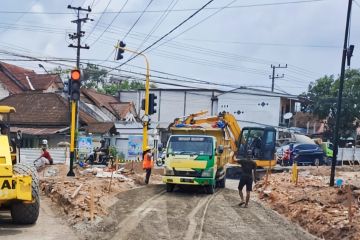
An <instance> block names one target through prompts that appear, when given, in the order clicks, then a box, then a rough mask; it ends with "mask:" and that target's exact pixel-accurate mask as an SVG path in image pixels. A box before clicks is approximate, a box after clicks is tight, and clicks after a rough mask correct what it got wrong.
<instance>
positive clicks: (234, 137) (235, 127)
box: [176, 111, 241, 153]
mask: <svg viewBox="0 0 360 240" xmlns="http://www.w3.org/2000/svg"><path fill="white" fill-rule="evenodd" d="M207 112H208V111H201V112H198V113H194V114H190V115H189V116H186V117H183V120H182V121H180V119H179V118H178V119H176V120H177V123H181V124H184V125H190V126H192V127H194V126H201V124H206V123H207V124H210V125H212V126H213V125H215V124H217V127H220V128H224V130H225V132H226V135H227V136H228V138H229V140H230V147H231V150H232V151H233V152H234V153H236V152H237V150H238V143H239V140H240V139H239V138H240V135H241V128H240V126H239V124H238V123H237V121H236V118H235V117H234V115H232V114H230V113H227V112H223V113H220V114H219V115H218V116H208V117H201V116H203V115H205V114H206V113H207Z"/></svg>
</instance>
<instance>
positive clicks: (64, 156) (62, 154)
mask: <svg viewBox="0 0 360 240" xmlns="http://www.w3.org/2000/svg"><path fill="white" fill-rule="evenodd" d="M47 151H48V152H49V153H50V156H51V157H52V158H53V161H54V164H64V163H65V162H69V154H70V153H69V148H65V147H63V148H48V149H47ZM41 154H42V149H41V148H21V149H20V162H21V163H25V164H31V165H32V164H33V163H34V160H35V159H37V158H39V157H40V156H41Z"/></svg>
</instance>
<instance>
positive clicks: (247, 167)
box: [237, 160, 256, 207]
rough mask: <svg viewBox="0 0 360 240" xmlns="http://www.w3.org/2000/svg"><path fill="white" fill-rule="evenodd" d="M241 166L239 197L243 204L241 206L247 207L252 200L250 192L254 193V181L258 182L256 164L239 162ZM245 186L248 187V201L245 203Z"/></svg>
mask: <svg viewBox="0 0 360 240" xmlns="http://www.w3.org/2000/svg"><path fill="white" fill-rule="evenodd" d="M237 162H238V163H239V164H240V165H241V176H240V181H239V187H238V189H239V195H240V199H241V202H240V203H239V206H242V205H244V207H247V206H248V204H249V200H250V192H251V191H252V185H253V181H254V182H255V181H256V163H255V161H253V160H238V161H237ZM244 186H246V199H245V201H244V194H243V192H242V190H243V188H244Z"/></svg>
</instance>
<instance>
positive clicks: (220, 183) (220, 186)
mask: <svg viewBox="0 0 360 240" xmlns="http://www.w3.org/2000/svg"><path fill="white" fill-rule="evenodd" d="M225 183H226V176H224V177H223V178H222V179H220V180H219V182H218V186H219V188H225Z"/></svg>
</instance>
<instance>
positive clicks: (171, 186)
mask: <svg viewBox="0 0 360 240" xmlns="http://www.w3.org/2000/svg"><path fill="white" fill-rule="evenodd" d="M174 187H175V184H170V183H167V184H166V191H167V192H172V191H174Z"/></svg>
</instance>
